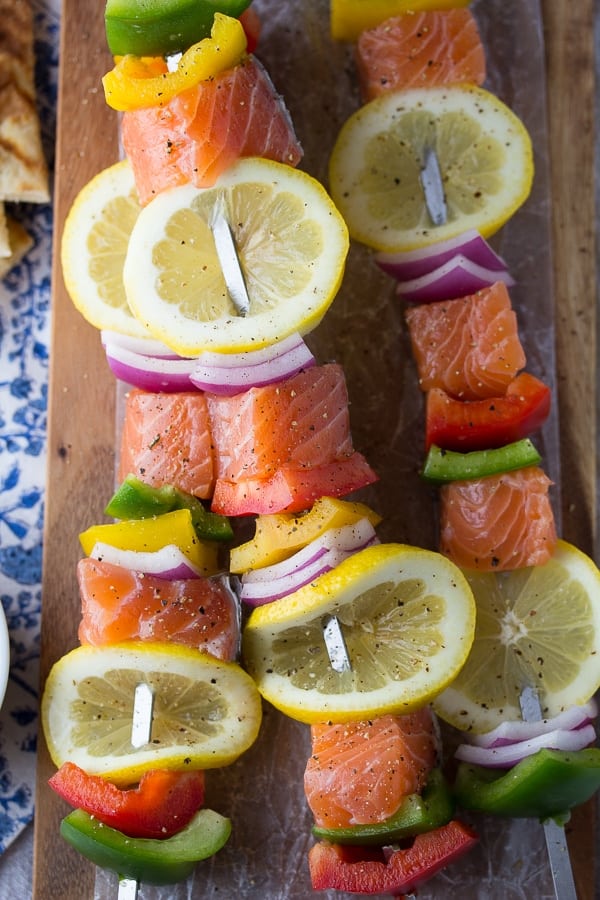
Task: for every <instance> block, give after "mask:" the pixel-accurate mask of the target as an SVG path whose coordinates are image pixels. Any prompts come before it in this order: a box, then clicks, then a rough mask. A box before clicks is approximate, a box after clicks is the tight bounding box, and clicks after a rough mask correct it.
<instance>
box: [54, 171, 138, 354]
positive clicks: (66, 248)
mask: <svg viewBox="0 0 600 900" xmlns="http://www.w3.org/2000/svg"><path fill="white" fill-rule="evenodd" d="M139 212H140V205H139V202H138V199H137V193H136V190H135V184H134V180H133V173H132V171H131V166H130V165H129V163H128V162H127V161H126V160H124V161H123V162H119V163H116V164H115V165H113V166H110V167H109V168H107V169H104V170H103V171H102V172H100V173H99V174H98V175H96V176H95V177H94V178H92V180H91V181H89V182H88V183H87V184H86V185H85V187H83V188H82V190H81V191H80V192H79V194H78V195H77V197H76V198H75V201H74V203H73V205H72V207H71V209H70V210H69V214H68V215H67V218H66V221H65V226H64V229H63V234H62V241H61V248H60V252H61V262H62V270H63V277H64V281H65V286H66V288H67V291H68V293H69V296H70V297H71V300H72V301H73V303H74V305H75V306H76V308H77V309H78V310H79V312H80V313H81V314H82V315H83V317H84V318H85V319H87V321H88V322H90V324H92V325H94V326H95V327H96V328H100V329H106V330H109V331H117V332H119V333H120V334H127V335H130V336H132V337H148V332H147V331H146V329H145V328H143V327H142V326H141V325H140V324H139V322H138V321H137V320H136V319H135V318H134V316H133V315H132V313H131V310H130V309H129V306H128V305H127V298H126V296H125V288H124V286H123V264H124V262H125V254H126V252H127V245H128V243H129V235H130V234H131V231H132V229H133V226H134V224H135V221H136V219H137V217H138V215H139Z"/></svg>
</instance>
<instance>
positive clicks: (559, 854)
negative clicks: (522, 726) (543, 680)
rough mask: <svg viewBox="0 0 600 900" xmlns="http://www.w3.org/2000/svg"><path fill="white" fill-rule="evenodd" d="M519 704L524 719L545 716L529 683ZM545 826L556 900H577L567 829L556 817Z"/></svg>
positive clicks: (530, 720) (547, 821)
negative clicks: (559, 823) (557, 821)
mask: <svg viewBox="0 0 600 900" xmlns="http://www.w3.org/2000/svg"><path fill="white" fill-rule="evenodd" d="M519 705H520V707H521V715H522V716H523V721H525V722H539V721H541V719H542V718H543V716H542V708H541V706H540V701H539V697H538V695H537V692H536V691H535V689H534V688H532V687H530V686H529V685H527V686H526V687H524V688H523V690H522V691H521V696H520V697H519ZM543 826H544V836H545V838H546V847H547V850H548V859H549V861H550V868H551V871H552V881H553V883H554V894H555V896H556V900H577V891H576V890H575V881H574V878H573V869H572V867H571V857H570V856H569V848H568V846H567V839H566V836H565V829H564V828H563V827H562V825H557V823H556V822H555V821H554V819H546V820H545V821H544V823H543Z"/></svg>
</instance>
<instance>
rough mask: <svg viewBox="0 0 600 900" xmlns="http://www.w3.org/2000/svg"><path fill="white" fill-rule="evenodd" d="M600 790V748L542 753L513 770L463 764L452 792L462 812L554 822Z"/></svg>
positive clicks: (545, 751) (518, 764) (524, 760)
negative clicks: (466, 810)
mask: <svg viewBox="0 0 600 900" xmlns="http://www.w3.org/2000/svg"><path fill="white" fill-rule="evenodd" d="M599 788H600V749H598V748H595V747H591V748H587V749H585V750H577V751H574V752H568V751H565V750H538V752H537V753H534V754H533V756H528V757H526V758H525V759H523V760H521V762H519V763H517V764H516V765H515V766H513V767H512V768H511V769H508V770H506V769H489V768H487V767H485V766H473V765H469V764H467V763H460V765H459V766H458V770H457V773H456V780H455V782H454V794H455V796H456V801H457V803H458V805H459V806H461V807H462V808H463V809H469V810H476V811H478V812H483V813H488V814H490V815H493V816H510V817H514V818H522V817H524V818H527V817H532V818H537V819H541V820H544V819H554V818H560V817H562V816H563V815H564V813H566V812H568V810H571V809H573V808H574V807H575V806H579V804H580V803H585V801H586V800H589V798H590V797H592V796H593V795H594V794H595V793H596V791H597V790H598V789H599Z"/></svg>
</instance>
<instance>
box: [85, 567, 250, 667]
mask: <svg viewBox="0 0 600 900" xmlns="http://www.w3.org/2000/svg"><path fill="white" fill-rule="evenodd" d="M77 580H78V582H79V593H80V596H81V613H82V619H81V623H80V626H79V640H80V642H81V643H82V644H93V645H95V646H102V645H105V644H118V643H120V642H121V641H130V640H141V641H175V642H176V643H178V644H186V645H187V646H189V647H195V648H196V649H198V650H203V651H204V652H206V653H211V654H212V655H213V656H216V657H218V658H219V659H226V660H231V659H234V658H235V656H236V654H237V649H238V643H239V619H238V607H237V601H236V599H235V597H234V595H233V594H232V592H231V590H230V589H229V588H228V586H227V583H226V581H225V580H224V579H223V578H191V579H186V580H181V581H166V580H165V579H164V578H156V577H155V576H153V575H142V574H140V573H139V572H132V571H130V570H129V569H124V568H122V567H121V566H115V565H112V564H111V563H106V562H100V561H98V560H96V559H90V558H85V559H81V560H80V561H79V563H78V565H77Z"/></svg>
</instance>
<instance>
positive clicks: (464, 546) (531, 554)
mask: <svg viewBox="0 0 600 900" xmlns="http://www.w3.org/2000/svg"><path fill="white" fill-rule="evenodd" d="M551 484H552V482H551V481H550V479H549V478H548V476H547V475H546V474H545V472H544V471H543V470H542V469H540V468H538V467H537V466H529V467H528V468H525V469H517V470H516V471H514V472H503V473H501V474H499V475H488V476H486V477H485V478H478V479H474V480H473V481H454V482H451V483H450V484H447V485H444V486H443V487H442V488H441V491H440V503H441V507H440V529H441V534H440V550H441V552H442V553H444V554H445V555H446V556H448V557H450V559H451V560H452V561H453V562H455V563H456V564H457V565H458V566H460V567H461V568H463V569H479V571H482V572H501V571H503V570H506V571H509V570H512V569H521V568H523V567H525V566H541V565H543V564H544V563H545V562H548V560H549V559H550V557H551V556H552V553H553V551H554V548H555V546H556V528H555V522H554V514H553V512H552V506H551V504H550V498H549V496H548V490H549V488H550V485H551Z"/></svg>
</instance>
